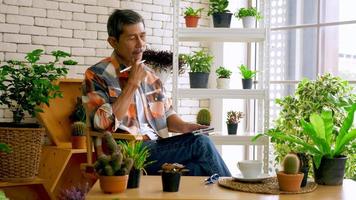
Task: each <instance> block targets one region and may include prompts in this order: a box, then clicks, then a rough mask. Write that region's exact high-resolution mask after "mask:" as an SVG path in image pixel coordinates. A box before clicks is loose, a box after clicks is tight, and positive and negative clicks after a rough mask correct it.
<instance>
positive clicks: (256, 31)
mask: <svg viewBox="0 0 356 200" xmlns="http://www.w3.org/2000/svg"><path fill="white" fill-rule="evenodd" d="M179 2H180V1H179V0H175V1H174V11H173V12H174V17H173V22H174V23H173V35H174V41H173V54H174V56H173V86H172V95H173V96H172V97H173V105H174V107H175V108H176V109H177V108H178V99H182V98H191V99H192V98H194V99H246V100H251V99H252V100H256V103H257V116H256V117H255V119H254V120H255V121H256V122H257V124H258V125H257V131H258V132H264V131H266V130H267V129H268V123H269V71H268V60H269V58H268V53H267V52H268V48H269V46H268V31H267V30H268V29H267V28H266V26H264V24H268V23H269V21H268V19H269V16H267V15H264V21H265V22H264V24H263V23H261V24H260V26H259V27H263V28H250V29H244V28H181V27H179V21H178V20H179V14H180V12H179V9H180V7H179ZM267 3H268V1H264V0H261V1H259V6H260V7H259V9H260V10H262V11H266V10H268V5H267ZM263 13H268V12H263ZM183 41H192V42H243V43H249V42H255V43H257V44H258V45H259V48H258V49H259V50H258V57H259V58H262V59H258V66H259V74H258V80H257V82H258V87H257V88H256V89H251V90H246V89H214V88H207V89H181V88H179V87H178V86H179V84H178V83H179V80H178V53H179V42H183ZM178 112H179V110H178ZM254 135H255V133H244V134H243V135H224V134H222V133H221V132H219V131H218V132H215V133H214V135H212V136H210V137H211V139H212V141H213V142H214V143H215V144H216V145H258V146H262V147H263V148H260V149H261V151H263V152H261V153H262V156H263V160H264V172H265V173H267V172H268V160H269V157H268V155H269V152H268V151H269V139H268V138H267V137H261V138H259V140H258V141H256V142H254V143H252V142H251V138H252V137H253V136H254Z"/></svg>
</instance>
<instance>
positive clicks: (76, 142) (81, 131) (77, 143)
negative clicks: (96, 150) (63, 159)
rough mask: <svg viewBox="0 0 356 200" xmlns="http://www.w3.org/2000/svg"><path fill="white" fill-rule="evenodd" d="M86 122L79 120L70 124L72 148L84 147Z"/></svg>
mask: <svg viewBox="0 0 356 200" xmlns="http://www.w3.org/2000/svg"><path fill="white" fill-rule="evenodd" d="M85 133H86V124H85V123H84V122H81V121H77V122H74V123H73V124H72V148H73V149H85V148H86V137H85Z"/></svg>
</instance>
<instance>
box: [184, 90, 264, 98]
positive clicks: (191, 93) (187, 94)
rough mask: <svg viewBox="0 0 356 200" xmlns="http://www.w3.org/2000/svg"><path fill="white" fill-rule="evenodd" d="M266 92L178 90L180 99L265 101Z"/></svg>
mask: <svg viewBox="0 0 356 200" xmlns="http://www.w3.org/2000/svg"><path fill="white" fill-rule="evenodd" d="M266 93H267V92H266V90H255V89H252V90H247V89H178V92H177V97H178V98H201V99H203V98H220V99H264V98H265V97H266Z"/></svg>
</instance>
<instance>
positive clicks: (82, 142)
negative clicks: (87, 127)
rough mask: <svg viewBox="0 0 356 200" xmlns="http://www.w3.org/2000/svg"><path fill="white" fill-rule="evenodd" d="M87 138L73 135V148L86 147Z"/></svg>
mask: <svg viewBox="0 0 356 200" xmlns="http://www.w3.org/2000/svg"><path fill="white" fill-rule="evenodd" d="M86 148H87V138H86V137H85V136H72V149H86Z"/></svg>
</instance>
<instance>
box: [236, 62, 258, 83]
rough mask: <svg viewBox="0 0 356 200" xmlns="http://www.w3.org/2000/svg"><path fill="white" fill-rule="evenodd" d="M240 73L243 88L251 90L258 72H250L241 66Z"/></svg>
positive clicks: (244, 66)
mask: <svg viewBox="0 0 356 200" xmlns="http://www.w3.org/2000/svg"><path fill="white" fill-rule="evenodd" d="M239 69H240V73H241V76H242V88H243V89H251V88H252V78H253V77H255V76H256V73H257V72H256V71H254V70H250V69H249V68H247V66H246V65H243V64H242V65H240V67H239Z"/></svg>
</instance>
